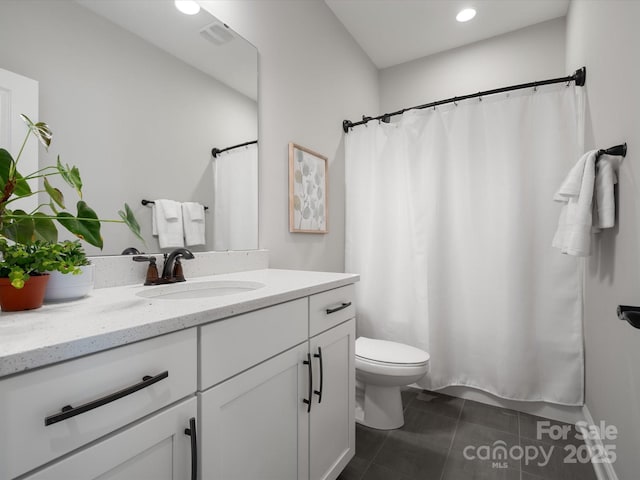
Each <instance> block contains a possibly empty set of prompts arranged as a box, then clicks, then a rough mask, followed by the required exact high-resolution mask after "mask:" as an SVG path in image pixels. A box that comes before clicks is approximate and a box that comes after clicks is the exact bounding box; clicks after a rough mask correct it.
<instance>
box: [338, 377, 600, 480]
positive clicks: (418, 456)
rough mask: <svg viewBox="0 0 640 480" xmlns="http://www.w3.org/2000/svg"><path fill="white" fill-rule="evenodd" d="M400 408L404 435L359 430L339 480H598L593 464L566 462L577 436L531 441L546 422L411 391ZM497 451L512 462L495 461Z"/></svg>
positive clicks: (512, 411)
mask: <svg viewBox="0 0 640 480" xmlns="http://www.w3.org/2000/svg"><path fill="white" fill-rule="evenodd" d="M402 402H403V405H404V415H405V425H404V426H403V427H402V428H401V429H398V430H392V431H381V430H375V429H371V428H367V427H364V426H362V425H356V456H355V457H354V458H353V460H351V462H350V463H349V465H347V467H346V468H345V470H344V471H343V472H342V474H341V475H340V476H339V477H338V480H493V479H496V480H574V479H575V480H596V476H595V473H594V471H593V468H592V465H591V464H590V463H566V462H565V461H564V460H565V457H566V456H567V455H569V453H571V452H572V451H574V450H575V448H576V447H579V446H580V445H581V444H582V443H581V442H579V441H578V440H576V439H575V436H574V434H575V429H572V430H571V433H569V434H568V440H566V441H564V440H553V439H551V438H550V437H549V436H548V435H544V436H543V438H540V439H536V436H537V427H536V426H537V422H538V421H543V420H547V419H545V418H542V417H535V416H532V415H527V414H524V413H519V412H516V411H514V410H507V409H504V408H498V407H492V406H489V405H485V404H482V403H477V402H474V401H471V400H463V399H460V398H455V397H450V396H447V395H442V394H438V393H434V392H428V391H422V392H420V391H419V390H413V389H407V390H405V391H403V392H402ZM550 422H551V425H556V426H560V427H562V426H566V428H573V427H572V426H568V425H567V424H562V423H560V422H555V421H550ZM483 446H486V447H485V448H482V447H483ZM497 446H504V447H506V449H507V450H508V451H509V452H510V453H513V455H507V456H506V458H504V459H502V458H499V457H497V455H494V454H492V453H491V452H493V451H496V450H494V447H497ZM513 447H516V448H513ZM519 452H523V455H525V456H523V458H519V457H520V455H519ZM526 452H528V458H526ZM543 452H544V454H543ZM574 453H575V452H574ZM534 455H537V458H533V457H534ZM543 455H544V456H543ZM471 457H475V458H471ZM478 457H480V458H483V459H479V458H478ZM470 458H471V459H470Z"/></svg>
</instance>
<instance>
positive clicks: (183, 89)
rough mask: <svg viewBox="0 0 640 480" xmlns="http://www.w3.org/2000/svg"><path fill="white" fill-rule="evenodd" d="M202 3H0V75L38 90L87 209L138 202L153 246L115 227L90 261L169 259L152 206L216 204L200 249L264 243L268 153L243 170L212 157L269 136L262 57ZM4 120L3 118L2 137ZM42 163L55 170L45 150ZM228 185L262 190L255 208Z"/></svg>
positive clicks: (134, 206) (135, 207)
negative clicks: (136, 255)
mask: <svg viewBox="0 0 640 480" xmlns="http://www.w3.org/2000/svg"><path fill="white" fill-rule="evenodd" d="M201 6H202V8H201V10H200V12H198V13H197V14H194V15H184V14H183V13H180V12H179V11H178V10H177V9H176V8H175V5H174V2H173V0H154V1H148V0H128V1H126V2H122V1H105V0H77V1H74V0H58V1H56V2H51V1H49V0H30V1H27V2H25V1H22V0H2V1H1V2H0V69H5V70H8V71H10V72H14V73H17V74H19V75H22V76H24V77H28V78H30V79H33V80H36V81H37V82H38V88H39V95H38V97H39V107H38V117H39V118H43V119H47V121H48V122H49V123H50V124H51V125H53V126H54V127H55V130H56V145H55V148H56V149H58V150H59V151H60V152H63V154H64V159H66V160H67V161H69V163H71V164H74V165H76V166H77V168H78V169H79V170H80V171H82V175H83V180H84V182H85V183H86V184H87V185H90V186H91V188H90V190H88V191H87V192H85V195H84V198H83V201H86V202H87V203H88V204H89V205H91V206H92V207H93V208H94V209H95V210H96V211H98V212H115V211H117V210H118V209H120V206H121V205H122V204H123V203H127V204H128V205H129V206H130V207H131V210H132V213H133V214H134V215H135V216H136V218H137V219H138V222H139V224H140V228H141V236H142V238H144V240H145V242H146V245H145V244H143V242H142V241H141V240H139V239H138V238H137V237H136V235H135V234H133V233H130V232H129V231H128V230H127V229H123V228H121V226H119V225H115V224H111V223H105V224H103V226H102V231H101V234H102V236H103V238H104V250H103V251H100V250H99V248H98V247H88V248H87V253H88V254H89V255H95V254H120V253H121V252H122V251H123V250H124V249H125V248H127V247H135V248H137V249H138V250H140V251H145V252H147V253H151V252H159V251H160V247H159V242H158V238H157V237H155V236H153V234H152V220H151V215H152V209H151V208H150V207H148V206H143V205H142V204H141V200H142V199H149V200H156V199H171V200H175V201H177V202H180V203H182V202H197V203H200V204H202V205H206V206H208V207H209V209H208V210H207V213H206V214H205V215H204V217H205V240H206V241H205V245H203V246H200V247H195V248H193V251H203V250H212V249H214V244H215V249H219V250H228V249H253V248H257V247H258V234H257V225H258V218H257V163H258V158H257V149H255V152H254V156H253V157H252V159H251V160H250V161H249V162H248V163H250V166H249V167H247V170H246V171H245V172H244V173H242V172H241V173H236V172H231V171H230V169H229V168H227V167H228V165H227V164H228V163H233V162H225V161H224V160H225V156H226V158H228V159H229V160H230V159H231V154H232V153H233V152H234V151H230V152H226V153H225V154H222V155H221V157H220V158H221V160H220V161H218V160H217V159H213V158H212V155H211V150H212V148H219V149H224V148H227V147H229V146H233V145H238V144H242V143H245V142H248V141H254V140H257V139H258V121H257V118H258V89H257V85H258V83H257V58H258V57H257V50H256V49H255V47H253V46H252V45H251V44H250V43H249V42H247V41H246V40H244V39H243V38H242V37H240V36H239V35H238V34H237V33H235V32H234V31H233V30H231V29H230V28H228V27H227V26H226V25H224V23H223V22H221V21H219V20H218V19H216V18H215V17H214V16H213V15H211V14H210V13H209V12H208V11H207V8H211V7H207V4H206V2H203V3H202V4H201ZM16 39H19V42H18V41H17V40H16ZM43 45H46V48H43ZM52 53H53V54H52ZM2 89H3V85H1V84H0V92H2ZM0 96H1V95H0ZM0 110H2V99H0ZM4 120H5V118H3V115H2V112H0V138H1V137H2V125H3V121H4ZM34 120H35V119H34ZM237 151H240V150H237ZM242 151H244V147H243V149H242ZM52 158H53V161H51V159H52ZM38 161H39V168H46V167H56V163H55V156H53V157H50V156H47V155H44V152H43V151H42V149H41V151H40V154H39V159H38ZM236 163H237V164H234V167H236V169H237V167H238V166H239V165H240V162H236ZM242 168H244V167H242ZM248 177H250V181H247V178H248ZM254 178H255V180H254ZM217 185H219V186H220V187H217ZM223 185H224V186H226V187H227V189H228V190H229V192H230V193H233V192H234V191H237V190H238V189H240V188H246V186H247V185H251V188H252V192H253V193H252V194H250V195H244V196H243V198H247V199H248V202H250V203H251V205H252V208H251V209H249V210H247V209H244V210H242V214H239V213H237V212H238V210H237V205H238V202H236V201H235V199H234V198H231V197H229V196H228V195H226V194H225V192H224V189H223V188H222V186H223ZM236 187H237V188H236ZM44 195H45V196H46V194H44ZM40 201H41V202H42V201H43V199H42V198H41V199H40ZM247 211H250V212H251V213H250V215H248V216H247V214H246V213H245V212H247ZM239 218H242V219H243V222H244V223H243V224H241V225H239V226H237V228H236V230H234V233H233V235H230V234H229V232H230V231H231V230H233V228H235V227H232V226H231V224H230V223H229V222H233V221H236V220H237V219H239ZM60 234H61V240H63V239H65V235H68V236H69V238H70V239H71V238H73V237H72V235H71V234H67V233H65V232H64V231H61V232H60ZM238 237H241V241H239V242H238V241H237V239H238ZM218 240H219V241H218ZM236 245H238V246H236ZM189 248H190V249H191V248H192V247H189Z"/></svg>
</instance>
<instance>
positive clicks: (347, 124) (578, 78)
mask: <svg viewBox="0 0 640 480" xmlns="http://www.w3.org/2000/svg"><path fill="white" fill-rule="evenodd" d="M586 79H587V69H586V67H582V68H579V69H578V70H576V71H575V73H574V74H573V75H569V76H567V77H561V78H551V79H549V80H541V81H538V82H530V83H521V84H519V85H512V86H510V87H503V88H496V89H493V90H485V91H484V92H478V93H471V94H469V95H463V96H461V97H453V98H447V99H446V100H438V101H437V102H431V103H426V104H424V105H418V106H416V107H407V108H403V109H401V110H398V111H396V112H392V113H385V114H383V115H379V116H377V117H367V116H364V115H363V116H362V120H360V121H358V122H352V121H351V120H344V121H343V122H342V130H344V133H349V128H351V127H355V126H357V125H364V124H366V123H367V122H370V121H371V120H382V121H383V122H385V123H389V122H390V121H391V117H393V116H394V115H401V114H403V113H404V112H407V111H409V110H420V109H423V108H430V107H437V106H438V105H444V104H445V103H455V102H459V101H461V100H468V99H469V98H477V97H483V96H486V95H493V94H496V93H503V92H510V91H512V90H520V89H522V88H531V87H534V88H535V87H539V86H541V85H550V84H552V83H564V82H571V81H575V82H576V85H577V86H579V87H582V86H584V84H585V81H586Z"/></svg>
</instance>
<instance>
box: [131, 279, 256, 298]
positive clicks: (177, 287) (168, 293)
mask: <svg viewBox="0 0 640 480" xmlns="http://www.w3.org/2000/svg"><path fill="white" fill-rule="evenodd" d="M262 287H264V283H259V282H249V281H241V280H237V281H231V280H211V281H208V282H193V283H189V282H187V283H174V284H171V285H162V286H159V287H152V288H149V289H148V290H144V291H142V292H138V293H137V294H136V295H138V296H139V297H144V298H157V299H159V300H185V299H190V298H209V297H221V296H224V295H233V294H236V293H244V292H250V291H252V290H257V289H259V288H262Z"/></svg>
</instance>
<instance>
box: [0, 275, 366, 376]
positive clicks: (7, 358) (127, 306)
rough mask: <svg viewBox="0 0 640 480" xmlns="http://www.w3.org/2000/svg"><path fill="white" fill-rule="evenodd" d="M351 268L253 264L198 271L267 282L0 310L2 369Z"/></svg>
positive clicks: (287, 296)
mask: <svg viewBox="0 0 640 480" xmlns="http://www.w3.org/2000/svg"><path fill="white" fill-rule="evenodd" d="M359 278H360V277H359V276H358V275H355V274H348V273H329V272H307V271H297V270H276V269H265V270H252V271H245V272H236V273H228V274H221V275H212V276H205V277H198V278H196V279H192V280H187V283H189V284H197V283H201V282H206V281H211V280H229V281H251V282H259V283H263V284H264V285H265V286H264V287H262V288H259V289H257V290H251V291H247V292H242V293H236V294H232V295H225V296H218V297H208V298H192V299H184V300H168V299H157V298H156V299H154V298H143V297H140V296H138V295H136V294H137V293H139V292H141V291H144V290H148V289H153V288H163V287H153V286H151V287H144V286H131V285H128V286H123V287H111V288H101V289H96V290H94V291H93V292H92V293H91V294H90V295H89V296H88V297H85V298H83V299H80V300H75V301H70V302H64V303H55V304H49V305H44V306H43V307H42V308H39V309H37V310H29V311H25V312H16V313H7V312H2V313H1V314H0V377H3V376H6V375H11V374H15V373H19V372H23V371H26V370H30V369H33V368H38V367H42V366H45V365H49V364H53V363H56V362H60V361H63V360H69V359H72V358H76V357H80V356H83V355H87V354H90V353H95V352H99V351H101V350H106V349H109V348H113V347H117V346H121V345H125V344H128V343H132V342H136V341H139V340H144V339H147V338H152V337H155V336H158V335H162V334H165V333H170V332H174V331H178V330H182V329H185V328H191V327H195V326H197V325H201V324H204V323H208V322H211V321H214V320H220V319H222V318H226V317H229V316H233V315H238V314H240V313H244V312H248V311H251V310H257V309H260V308H264V307H268V306H271V305H275V304H278V303H282V302H286V301H289V300H293V299H296V298H300V297H304V296H307V295H312V294H314V293H318V292H322V291H324V290H330V289H333V288H337V287H341V286H344V285H348V284H350V283H354V282H356V281H358V280H359Z"/></svg>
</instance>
